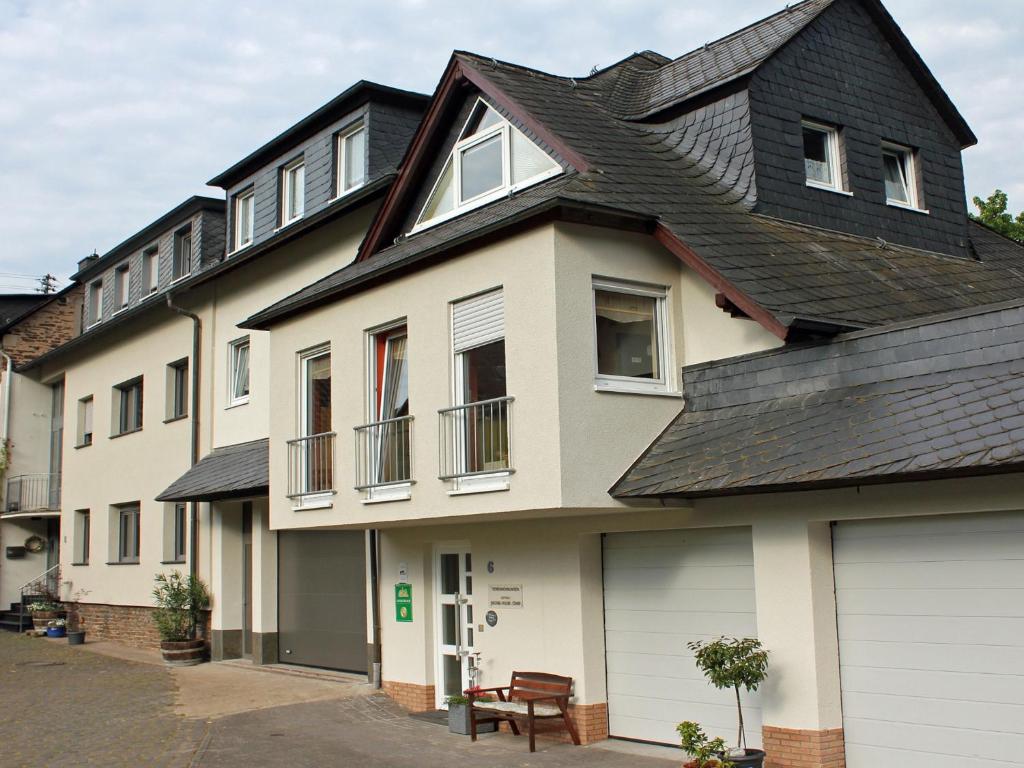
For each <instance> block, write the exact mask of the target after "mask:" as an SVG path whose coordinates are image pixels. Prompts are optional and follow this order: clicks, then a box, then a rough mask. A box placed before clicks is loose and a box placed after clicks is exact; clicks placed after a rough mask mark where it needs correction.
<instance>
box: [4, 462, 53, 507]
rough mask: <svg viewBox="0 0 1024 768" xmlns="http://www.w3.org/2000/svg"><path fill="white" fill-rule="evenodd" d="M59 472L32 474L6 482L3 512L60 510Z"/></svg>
mask: <svg viewBox="0 0 1024 768" xmlns="http://www.w3.org/2000/svg"><path fill="white" fill-rule="evenodd" d="M60 490H61V473H60V472H34V473H30V474H24V475H15V476H14V477H11V478H8V480H7V494H6V496H5V497H4V511H5V512H38V511H42V510H58V509H60Z"/></svg>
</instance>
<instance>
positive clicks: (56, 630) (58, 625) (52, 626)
mask: <svg viewBox="0 0 1024 768" xmlns="http://www.w3.org/2000/svg"><path fill="white" fill-rule="evenodd" d="M66 627H67V622H66V621H65V620H64V619H51V620H50V621H49V622H47V624H46V636H47V637H64V634H65V633H66V631H67V630H66Z"/></svg>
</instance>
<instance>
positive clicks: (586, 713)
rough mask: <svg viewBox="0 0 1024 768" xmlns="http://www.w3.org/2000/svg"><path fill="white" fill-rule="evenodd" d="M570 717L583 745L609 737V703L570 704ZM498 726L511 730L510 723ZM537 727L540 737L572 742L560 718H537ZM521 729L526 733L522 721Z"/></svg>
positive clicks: (567, 742) (501, 728) (505, 730)
mask: <svg viewBox="0 0 1024 768" xmlns="http://www.w3.org/2000/svg"><path fill="white" fill-rule="evenodd" d="M569 717H570V718H572V721H573V723H574V724H575V726H576V732H577V733H578V734H579V736H580V744H581V745H586V744H593V743H594V742H596V741H604V740H605V739H607V738H608V705H607V704H605V703H604V702H601V703H600V704H570V705H569ZM498 728H499V729H500V730H502V731H504V732H510V731H511V729H510V728H509V727H508V723H499V724H498ZM536 729H537V730H536V734H537V738H538V739H547V740H549V741H561V742H565V743H566V744H571V743H572V737H570V736H569V732H568V731H567V730H566V729H565V724H564V723H563V722H562V721H561V720H559V719H554V718H553V719H551V720H537V721H536ZM519 730H520V731H521V732H522V733H526V729H525V727H523V724H522V723H520V729H519Z"/></svg>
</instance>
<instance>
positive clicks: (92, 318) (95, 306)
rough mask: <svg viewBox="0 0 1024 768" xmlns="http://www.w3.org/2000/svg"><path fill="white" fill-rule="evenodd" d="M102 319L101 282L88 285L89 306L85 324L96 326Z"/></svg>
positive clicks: (96, 281) (97, 281)
mask: <svg viewBox="0 0 1024 768" xmlns="http://www.w3.org/2000/svg"><path fill="white" fill-rule="evenodd" d="M102 319H103V280H95V281H94V282H92V283H89V306H88V317H87V318H86V323H87V324H88V325H96V323H98V322H99V321H100V320H102Z"/></svg>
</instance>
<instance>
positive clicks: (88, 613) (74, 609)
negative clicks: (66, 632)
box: [66, 603, 210, 650]
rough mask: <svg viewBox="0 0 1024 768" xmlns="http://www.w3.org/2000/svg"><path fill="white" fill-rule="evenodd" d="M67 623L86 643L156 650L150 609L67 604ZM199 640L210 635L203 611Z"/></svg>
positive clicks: (207, 619)
mask: <svg viewBox="0 0 1024 768" xmlns="http://www.w3.org/2000/svg"><path fill="white" fill-rule="evenodd" d="M66 608H67V609H68V619H69V622H68V623H69V624H71V625H72V626H74V621H75V620H77V622H78V628H79V629H83V630H85V632H86V636H85V639H86V641H96V640H104V641H108V642H112V643H120V644H121V645H130V646H132V647H134V648H150V649H153V650H156V649H159V648H160V636H159V635H158V634H157V631H156V625H155V624H154V623H153V611H154V610H155V609H154V608H149V607H147V606H141V605H107V604H104V603H68V604H67V605H66ZM201 635H202V637H203V638H209V636H210V613H209V611H207V612H206V619H205V621H204V626H203V627H202V628H201Z"/></svg>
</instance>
